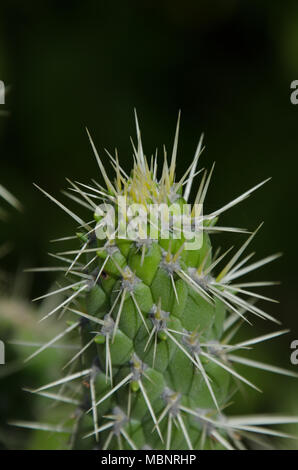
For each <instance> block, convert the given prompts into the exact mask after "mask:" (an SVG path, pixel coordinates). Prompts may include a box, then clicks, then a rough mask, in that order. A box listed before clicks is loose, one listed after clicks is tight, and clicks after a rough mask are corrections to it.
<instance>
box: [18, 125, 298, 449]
mask: <svg viewBox="0 0 298 470" xmlns="http://www.w3.org/2000/svg"><path fill="white" fill-rule="evenodd" d="M136 125H137V143H136V145H135V146H134V145H133V151H134V157H133V158H134V165H133V169H132V171H131V172H130V173H129V174H126V172H125V171H124V170H123V169H122V167H121V166H120V164H119V161H118V156H117V154H116V155H115V157H113V156H111V155H109V156H108V157H107V158H108V159H109V160H110V162H111V164H112V166H113V167H114V170H115V175H116V176H115V179H112V180H110V178H109V177H108V175H107V169H106V163H105V162H103V160H101V159H100V157H99V155H98V153H97V151H96V148H95V146H94V143H93V141H92V139H91V137H90V135H89V138H90V142H91V145H92V147H93V150H94V153H95V156H96V159H97V162H98V165H99V168H100V170H101V174H102V176H103V179H104V181H105V185H106V186H105V187H103V186H101V185H100V184H98V183H97V182H95V181H93V182H92V184H79V183H73V182H69V183H70V185H71V189H72V191H71V192H70V193H69V195H70V197H71V198H72V199H75V200H76V201H77V202H79V203H80V204H81V205H83V206H85V207H87V208H88V209H89V210H90V211H91V216H90V215H88V216H87V217H86V220H82V219H81V218H80V217H79V216H77V215H76V214H74V213H73V212H72V211H70V210H69V209H68V208H66V207H65V206H64V205H62V204H61V203H60V202H58V201H56V200H55V199H54V198H53V197H52V196H50V195H49V194H47V193H46V192H45V191H44V190H42V191H43V192H44V193H45V194H46V195H47V196H48V197H49V198H50V199H52V200H53V201H55V202H56V203H58V205H59V206H60V207H61V208H62V209H64V210H65V211H66V212H67V213H68V215H70V216H71V217H72V218H73V219H74V220H75V221H76V223H77V224H78V226H79V228H78V229H77V231H76V235H75V236H74V234H73V235H72V236H70V237H69V239H74V238H77V239H78V241H79V246H78V247H77V248H74V249H69V250H66V251H61V250H60V252H58V254H57V255H56V256H57V258H58V259H59V260H60V261H61V262H62V265H61V267H59V268H57V270H63V271H64V273H65V275H66V278H64V279H67V280H68V281H67V282H65V281H64V282H65V285H63V286H61V285H60V287H59V288H58V289H57V291H56V292H60V293H63V294H67V295H66V298H65V300H63V302H62V303H61V304H60V305H58V306H57V307H56V308H55V309H53V310H52V311H51V312H49V313H48V314H47V315H46V316H45V317H43V318H42V320H45V323H44V325H45V327H46V320H47V318H49V317H52V316H54V315H56V316H57V315H59V321H60V322H61V325H63V324H64V325H65V328H64V330H62V332H61V334H59V335H58V336H56V337H55V338H53V340H52V341H51V342H49V343H47V344H44V345H42V346H41V347H40V348H38V349H37V350H36V351H35V352H34V353H33V354H32V355H31V356H30V357H29V358H28V360H29V359H34V357H35V356H36V355H37V354H42V352H43V351H44V350H45V349H47V348H48V347H52V346H54V345H55V344H56V343H58V341H60V340H62V339H63V340H66V339H67V337H68V338H69V340H70V341H72V342H73V343H72V344H75V345H76V346H77V352H76V353H75V354H73V356H72V357H71V358H70V360H69V363H68V364H67V367H66V368H64V374H62V375H61V378H58V379H57V381H55V382H51V383H49V384H46V385H42V386H41V387H40V388H39V389H38V390H35V392H36V393H38V394H41V395H43V396H45V397H46V398H48V399H52V400H54V401H55V402H58V404H59V405H60V406H61V407H62V409H63V410H64V412H63V413H64V415H63V418H64V419H61V420H60V422H59V423H57V422H56V423H53V422H51V420H50V419H49V422H48V423H16V424H18V425H20V426H25V427H31V428H35V429H39V430H48V431H57V432H59V433H66V435H68V434H69V438H68V445H69V446H70V448H100V449H217V448H219V449H220V448H227V449H232V448H240V449H242V448H244V447H245V446H246V445H249V444H248V439H249V436H250V435H254V434H255V433H261V434H268V435H275V434H277V435H280V434H281V435H282V433H280V432H279V431H273V430H270V429H267V428H264V426H266V425H267V424H280V423H285V422H289V421H290V422H291V421H292V422H297V418H295V417H288V416H282V417H278V418H276V419H275V418H274V417H271V416H262V417H258V416H251V417H245V416H244V417H235V416H234V417H228V416H227V414H226V413H227V412H228V405H229V404H230V402H231V399H232V397H233V395H234V394H235V392H236V391H237V389H238V386H239V384H240V385H244V386H245V387H249V388H252V389H257V386H256V385H255V384H253V383H251V382H250V381H249V380H247V379H246V378H245V377H243V376H242V375H240V374H239V373H238V372H237V364H238V363H240V364H245V365H247V366H250V367H257V368H262V369H264V370H268V371H271V372H279V373H282V374H288V375H295V374H294V373H292V372H289V371H286V370H283V369H280V368H277V367H274V366H270V365H268V364H264V363H261V362H260V363H259V362H257V361H252V360H250V359H249V351H248V352H246V355H245V356H243V354H239V351H241V350H242V349H244V350H245V349H246V348H249V347H252V346H253V345H254V344H257V343H259V342H260V341H263V340H267V339H270V338H273V337H275V336H278V335H280V334H282V333H283V332H284V331H277V332H273V333H268V335H265V336H263V337H259V338H254V337H253V333H252V337H251V338H249V339H248V340H247V341H244V342H242V343H237V342H236V343H233V338H234V335H235V334H236V332H237V330H238V328H239V326H240V325H241V324H242V323H243V322H250V323H253V320H254V316H257V317H261V318H263V319H267V320H272V321H275V322H276V320H275V319H274V318H272V317H271V316H270V315H268V314H267V313H265V312H264V311H263V310H262V309H260V308H259V307H257V306H256V305H255V302H256V300H258V299H263V300H271V299H267V298H266V297H264V296H262V295H261V294H259V293H256V292H254V288H257V287H261V286H266V285H268V284H270V283H268V282H256V283H251V282H245V281H243V280H242V276H244V275H245V274H247V273H249V272H251V271H253V270H254V269H256V268H258V267H261V266H262V265H264V264H266V263H267V262H270V261H272V260H273V259H275V258H276V257H278V256H279V255H273V256H269V257H266V258H264V259H262V260H258V261H256V262H251V261H250V258H251V255H250V254H248V255H247V253H246V252H245V250H246V249H247V247H248V245H249V243H250V242H251V241H252V239H253V237H254V235H255V234H256V231H255V232H253V233H248V234H245V233H244V234H241V235H239V236H241V237H245V242H244V243H243V242H242V244H241V245H240V246H239V248H238V249H237V248H236V249H234V251H231V250H230V249H229V250H227V251H225V252H223V253H220V252H219V251H218V250H215V249H214V246H213V242H212V243H211V238H212V235H213V234H215V233H217V232H222V231H227V232H245V230H241V229H237V228H231V227H224V226H220V225H218V218H219V216H220V215H221V214H222V213H224V212H225V211H226V210H228V209H230V208H232V207H233V206H235V205H236V204H237V203H239V202H241V201H243V200H244V199H246V198H247V197H248V196H249V195H250V194H251V193H252V192H253V191H255V190H256V189H258V188H259V187H260V186H262V185H263V184H264V182H261V183H259V184H258V185H257V186H255V187H253V188H252V189H250V190H248V191H246V192H245V193H244V194H243V195H241V196H240V197H237V198H236V199H234V200H233V201H232V202H230V203H225V201H223V202H222V203H221V204H220V205H219V209H218V210H216V211H214V212H213V213H211V214H208V215H205V214H204V212H203V211H201V212H200V216H199V219H200V221H201V229H200V230H201V238H199V237H198V240H199V243H198V246H196V247H195V249H190V248H189V240H188V239H187V233H182V232H181V231H180V234H179V233H178V234H177V229H176V225H175V220H176V219H175V217H174V216H173V214H172V215H170V217H169V218H168V222H169V231H168V234H167V236H164V232H163V229H162V227H161V226H160V225H159V223H158V222H157V225H155V224H154V223H152V222H150V223H149V222H148V223H147V225H145V226H144V225H143V226H142V227H141V228H140V227H138V228H139V231H138V235H137V236H136V237H132V236H128V235H126V236H123V234H121V236H120V230H121V228H123V225H121V224H125V223H128V222H129V214H128V213H126V217H124V219H123V220H121V221H120V220H119V204H120V203H119V201H120V200H121V201H123V198H125V201H126V204H127V208H129V207H132V206H133V205H134V204H141V205H142V206H143V207H145V209H146V210H149V208H150V206H151V205H152V204H164V207H170V206H172V205H173V204H174V205H175V207H176V208H177V207H178V208H180V209H181V211H183V210H184V209H185V208H189V206H188V204H189V199H190V194H191V190H192V189H193V187H194V184H196V183H195V182H196V181H197V178H198V179H199V183H198V186H197V194H196V197H195V199H194V202H193V205H192V206H191V208H190V209H189V213H188V214H190V217H191V228H193V227H194V226H195V223H196V222H197V219H198V216H197V214H196V212H195V208H196V207H199V208H201V209H202V208H203V207H204V202H205V197H206V193H207V189H208V186H209V183H210V178H211V174H212V171H213V168H212V170H211V171H210V173H209V174H208V173H207V172H206V171H205V172H203V171H198V169H197V168H198V166H197V164H198V161H199V157H200V155H201V152H202V139H201V140H200V142H199V144H198V147H197V150H196V153H195V156H194V158H193V161H192V163H191V165H190V166H189V168H188V169H187V171H186V172H185V174H184V175H181V177H180V179H179V178H178V177H177V175H176V174H175V173H176V171H175V167H176V155H177V145H178V129H179V121H178V125H177V130H176V135H175V140H174V145H173V151H172V155H171V158H170V160H169V162H167V158H166V156H165V158H164V162H163V167H162V171H161V172H160V173H159V171H158V167H157V158H156V157H154V158H153V157H152V158H151V159H150V160H149V159H147V158H146V157H145V155H144V151H143V147H142V142H141V136H140V130H139V126H138V122H137V119H136ZM121 197H122V199H119V198H121ZM100 204H104V206H99V205H100ZM108 205H109V207H112V208H113V209H114V210H115V214H116V224H115V227H116V230H115V231H114V233H113V232H111V231H110V232H109V231H108V230H107V227H106V222H107V219H106V218H105V213H104V211H103V210H99V207H101V208H103V207H108ZM201 209H200V210H201ZM174 215H175V214H174ZM119 227H120V228H119ZM152 228H153V229H156V230H157V235H158V236H157V237H156V236H155V237H152V236H148V233H149V232H150V229H152ZM103 230H106V232H105V233H106V237H103V236H102V235H103ZM108 232H109V233H108ZM155 235H156V232H155ZM61 241H62V242H65V238H64V239H61ZM192 248H193V247H192ZM51 269H53V268H51ZM258 292H259V291H258ZM52 294H54V292H50V293H49V294H47V295H52ZM59 312H60V314H59ZM252 332H253V327H252ZM253 393H256V392H255V391H253ZM234 399H235V398H234V397H233V400H234Z"/></svg>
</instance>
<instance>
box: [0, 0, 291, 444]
mask: <svg viewBox="0 0 298 470" xmlns="http://www.w3.org/2000/svg"><path fill="white" fill-rule="evenodd" d="M296 79H298V3H297V1H295V0H293V1H291V0H289V1H281V0H276V1H275V2H269V1H265V0H249V1H244V0H241V1H240V0H225V1H224V2H223V1H222V0H213V1H210V0H193V1H192V0H189V1H187V2H183V3H181V2H179V1H178V0H160V1H159V2H152V1H147V0H143V1H142V2H140V1H135V0H131V1H130V2H108V1H95V0H94V1H92V0H86V1H82V0H81V1H78V0H72V1H68V2H67V1H65V2H61V1H58V0H56V1H54V0H52V1H49V0H48V1H47V0H44V1H43V2H35V1H30V0H27V1H26V2H19V1H15V0H10V1H9V2H4V3H3V4H2V5H1V15H0V80H3V81H4V83H5V85H6V88H7V94H6V104H5V105H1V111H2V113H1V115H0V155H1V157H0V158H1V160H0V183H1V184H3V185H5V186H6V187H7V188H8V189H9V190H10V191H11V192H12V193H13V194H14V195H15V196H16V197H17V198H18V199H19V200H20V201H21V202H22V204H23V206H24V211H23V213H22V214H18V213H16V212H15V211H13V210H12V211H11V214H10V220H9V221H8V223H5V224H1V232H0V238H1V241H3V240H11V242H12V243H13V250H12V252H11V253H10V254H9V255H8V256H6V257H5V259H3V260H1V269H2V270H3V271H5V272H6V273H7V274H6V275H5V283H4V285H3V286H2V299H4V300H3V302H6V303H4V304H3V305H4V307H3V305H2V309H1V312H2V317H1V318H0V338H1V339H2V340H3V339H7V340H8V339H13V338H17V337H19V336H21V335H20V330H21V332H23V331H24V328H26V331H30V332H32V330H33V329H34V327H36V325H35V323H36V320H35V318H37V308H38V307H37V306H32V305H31V303H30V299H32V298H33V297H35V296H37V295H41V294H42V293H43V292H44V291H46V290H47V289H48V288H49V287H50V285H51V284H52V282H53V281H54V277H53V276H51V275H49V274H39V275H29V274H25V273H23V270H24V268H26V267H29V266H44V265H45V266H48V265H50V264H55V261H54V260H51V259H49V257H48V255H47V253H48V252H49V251H53V246H52V244H51V243H50V242H49V241H50V240H51V239H53V238H57V237H61V236H65V235H70V234H72V233H73V230H74V228H75V226H74V225H73V223H72V220H71V219H70V218H68V217H67V215H66V214H64V213H63V212H62V211H60V210H59V209H58V208H57V207H56V206H55V205H54V204H52V203H51V202H50V201H48V200H46V199H45V197H44V196H43V195H42V194H41V193H39V192H38V191H37V190H36V189H35V188H34V187H33V184H32V183H33V182H35V183H37V184H39V185H40V186H41V187H43V188H44V189H46V190H47V191H48V192H50V193H51V194H53V195H55V197H58V198H60V199H61V200H63V195H61V193H60V191H61V189H65V188H66V187H67V182H66V181H65V177H69V178H71V179H73V180H80V181H82V182H85V183H88V182H89V181H90V179H91V178H98V179H100V177H99V174H98V170H97V165H96V162H95V159H94V157H93V155H92V150H91V148H90V145H89V143H88V139H87V136H86V132H85V126H87V127H88V128H89V130H90V132H91V134H92V136H93V139H94V141H95V143H96V145H97V148H98V150H99V152H100V154H101V155H102V156H103V158H105V157H104V152H103V150H104V148H107V149H109V150H110V151H111V152H113V151H114V148H115V147H117V149H118V151H119V155H120V160H121V164H122V166H123V167H124V168H125V169H126V170H129V169H130V166H131V162H132V149H131V144H130V136H133V137H134V136H135V130H134V117H133V108H134V107H136V109H137V111H138V115H139V120H140V124H141V128H142V138H143V144H144V148H145V152H146V153H147V155H151V154H152V153H153V152H155V148H156V147H158V148H159V149H160V154H161V151H162V145H163V144H165V145H166V147H167V148H168V149H169V151H170V149H171V146H172V141H173V137H174V131H175V125H176V120H177V114H178V110H179V109H181V111H182V119H181V133H180V145H179V150H178V174H180V175H182V171H183V169H185V167H186V165H188V164H190V162H191V160H192V157H193V154H194V151H195V148H196V145H197V142H198V139H199V137H200V134H201V132H204V133H205V145H206V150H205V151H204V154H203V156H202V159H201V165H203V166H204V167H207V168H210V167H211V165H212V163H213V161H216V167H215V174H214V176H213V180H212V184H211V187H210V190H209V197H208V198H207V201H206V204H205V212H208V211H210V210H213V209H216V208H218V207H219V206H221V205H223V204H224V203H226V202H228V201H229V200H231V199H233V198H234V197H236V196H237V195H239V194H241V193H242V192H244V191H245V190H247V189H249V188H250V187H252V186H254V185H255V184H257V183H258V182H260V181H262V180H264V179H265V178H267V177H268V176H271V177H272V180H271V181H270V182H269V183H267V184H266V185H265V186H264V187H262V188H261V189H260V190H259V191H258V192H257V193H255V194H254V195H253V196H252V197H251V198H250V199H248V200H247V201H245V202H244V203H242V204H241V205H239V206H237V207H236V208H234V209H232V210H230V211H229V212H227V213H226V214H225V215H224V216H223V218H222V219H221V222H222V224H223V225H229V224H231V225H232V226H237V227H246V228H248V229H249V230H253V229H255V228H256V227H257V225H258V224H259V223H260V222H261V221H263V220H264V221H265V224H264V226H263V227H262V229H261V231H260V232H259V233H258V235H257V237H256V239H255V240H254V242H253V246H252V249H253V250H255V251H256V252H257V254H258V256H259V258H261V257H264V256H266V255H269V254H271V253H272V252H273V253H274V252H277V251H282V252H283V253H284V254H283V257H282V258H281V259H279V260H277V261H275V262H274V263H273V264H272V265H271V264H270V265H268V266H265V267H263V268H262V270H260V272H257V273H254V275H253V276H252V278H253V280H280V281H282V284H281V286H273V287H271V288H267V290H266V292H264V293H265V295H268V296H273V297H274V298H277V299H278V300H279V301H280V304H267V305H266V311H267V312H268V313H270V314H272V315H274V316H276V317H277V318H279V319H280V320H281V321H282V323H283V326H284V327H286V328H289V329H290V330H291V332H290V333H289V334H287V335H285V336H284V337H282V338H278V339H275V340H272V341H271V342H268V343H264V344H263V345H262V346H258V347H256V353H255V357H258V359H259V360H263V361H264V362H270V363H272V364H275V365H280V366H284V367H287V368H290V369H292V370H294V371H295V370H296V372H298V366H296V367H295V366H293V365H291V363H290V354H291V349H290V343H291V342H292V341H293V340H294V339H298V309H297V283H298V274H297V272H298V270H297V266H298V250H297V244H296V240H297V232H296V230H297V221H296V217H297V192H296V189H297V172H298V133H297V129H298V105H297V106H295V105H293V104H292V103H291V101H290V95H291V89H290V84H291V82H292V81H293V80H296ZM110 174H112V172H110ZM295 188H296V189H295ZM64 202H65V199H64ZM68 205H69V206H70V207H72V208H73V207H75V206H73V205H72V204H71V203H69V204H68ZM243 237H244V236H243V235H234V234H233V235H217V236H216V239H215V238H214V244H215V245H220V246H222V247H229V246H230V245H232V244H236V245H237V244H238V246H239V245H240V244H241V242H243V240H244V238H243ZM15 303H17V304H18V306H17V307H16V306H15ZM8 304H9V307H8V306H7V305H8ZM260 306H261V307H264V305H261V304H260ZM16 308H18V312H19V316H17V318H15V317H14V316H13V313H11V314H8V312H15V311H16ZM5 314H6V315H5ZM26 315H28V316H26ZM24 316H25V317H24ZM24 318H25V319H24ZM26 319H27V320H26ZM25 320H26V321H27V323H26V327H24V321H25ZM31 322H32V323H31ZM33 325H35V326H33ZM274 328H275V326H274V325H273V324H272V325H270V324H269V323H268V322H259V321H255V323H254V327H253V328H251V327H245V328H244V329H243V332H242V335H243V336H244V337H247V336H256V335H257V334H263V333H265V332H268V331H273V330H274ZM30 334H31V333H30ZM28 335H29V333H28ZM32 336H33V332H32ZM23 353H24V351H23V350H22V348H19V347H17V346H15V345H14V346H9V347H8V348H7V363H8V364H11V363H14V361H17V360H18V358H20V357H21V356H22V354H23ZM252 355H254V353H253V354H252ZM59 360H60V359H59V357H58V358H57V362H56V364H57V367H58V363H59ZM54 365H55V364H54ZM5 367H6V366H5ZM51 367H52V368H53V360H52V359H51V361H49V364H47V361H46V359H45V358H44V361H38V360H36V362H35V363H34V364H33V363H32V366H30V367H27V368H26V369H25V370H19V371H16V372H15V373H14V374H10V373H8V372H9V371H6V372H7V374H8V376H7V377H6V375H7V374H6V372H5V370H6V369H5V368H3V366H1V370H0V372H1V371H2V372H1V373H2V375H5V377H4V378H2V379H1V375H0V441H1V436H2V437H3V436H6V437H5V439H4V438H3V439H2V441H3V442H4V441H5V446H8V447H10V448H18V447H19V448H30V447H31V448H32V447H33V448H34V446H37V445H40V446H41V447H42V446H43V447H46V446H47V444H46V443H43V444H36V441H34V439H35V438H33V437H32V436H31V435H30V432H28V431H26V432H23V433H22V432H21V431H20V430H17V429H11V428H9V429H8V427H7V426H6V424H5V423H6V422H7V420H8V419H11V418H17V419H33V418H34V416H36V414H37V411H36V409H38V407H39V406H40V405H39V404H36V403H35V402H34V400H33V399H32V397H27V396H25V395H24V394H23V392H22V391H21V388H22V387H23V386H26V385H30V386H34V385H37V384H40V383H41V382H42V374H45V372H47V373H51ZM246 376H247V378H249V379H251V380H254V381H256V382H257V383H258V384H259V385H261V387H262V389H263V391H264V393H263V394H257V393H255V392H253V391H250V390H248V391H247V394H248V395H247V396H244V397H243V398H241V397H240V398H239V397H238V399H237V400H236V402H237V403H235V405H233V409H232V410H231V411H234V412H235V413H236V412H237V413H238V412H240V413H243V414H244V413H246V412H253V413H259V412H286V413H290V414H291V413H296V414H298V399H297V396H298V382H297V380H295V379H287V378H283V377H278V376H274V375H273V374H270V373H264V372H262V371H259V372H258V371H246ZM296 431H298V430H297V426H296ZM34 442H35V444H34ZM3 445H4V444H3ZM280 446H281V447H286V448H294V447H295V446H297V441H296V442H295V441H287V442H283V443H281V444H280Z"/></svg>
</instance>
